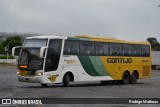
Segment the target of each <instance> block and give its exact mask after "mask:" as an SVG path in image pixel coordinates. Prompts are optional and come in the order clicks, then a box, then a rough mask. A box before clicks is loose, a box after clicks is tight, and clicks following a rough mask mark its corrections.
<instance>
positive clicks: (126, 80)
mask: <svg viewBox="0 0 160 107" xmlns="http://www.w3.org/2000/svg"><path fill="white" fill-rule="evenodd" d="M129 81H130V75H129V73H128V72H124V73H123V77H122V84H129Z"/></svg>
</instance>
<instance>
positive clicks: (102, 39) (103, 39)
mask: <svg viewBox="0 0 160 107" xmlns="http://www.w3.org/2000/svg"><path fill="white" fill-rule="evenodd" d="M73 38H77V39H80V38H83V39H88V40H90V41H100V42H116V43H127V44H148V45H150V43H149V42H135V41H126V40H120V39H117V38H112V37H102V36H90V35H79V36H74V37H73Z"/></svg>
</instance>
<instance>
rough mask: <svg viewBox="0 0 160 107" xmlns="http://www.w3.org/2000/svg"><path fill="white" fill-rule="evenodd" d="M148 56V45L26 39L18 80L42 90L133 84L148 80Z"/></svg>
mask: <svg viewBox="0 0 160 107" xmlns="http://www.w3.org/2000/svg"><path fill="white" fill-rule="evenodd" d="M15 48H16V47H14V48H13V50H12V52H13V54H14V51H15ZM150 52H151V51H150V44H149V43H148V42H127V41H122V40H118V39H113V38H102V37H95V36H76V37H60V36H34V37H27V38H26V39H25V40H24V43H23V45H22V47H21V52H20V55H19V59H18V69H19V71H18V72H17V73H18V80H19V81H22V82H31V83H33V82H38V83H41V84H42V86H47V84H50V83H63V84H64V86H69V83H70V82H77V81H102V82H103V81H104V82H105V81H109V80H120V81H122V82H123V83H124V84H128V83H136V82H137V79H141V78H148V77H150V76H151V57H150Z"/></svg>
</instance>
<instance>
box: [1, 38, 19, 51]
mask: <svg viewBox="0 0 160 107" xmlns="http://www.w3.org/2000/svg"><path fill="white" fill-rule="evenodd" d="M2 43H3V46H8V48H9V50H10V51H11V50H12V48H13V47H15V46H21V45H22V42H21V37H20V36H18V35H14V36H11V37H8V38H7V39H6V41H4V42H2Z"/></svg>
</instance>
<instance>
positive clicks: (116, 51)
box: [110, 43, 121, 56]
mask: <svg viewBox="0 0 160 107" xmlns="http://www.w3.org/2000/svg"><path fill="white" fill-rule="evenodd" d="M110 55H113V56H114V55H115V56H116V55H121V45H120V44H113V43H112V44H110Z"/></svg>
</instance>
